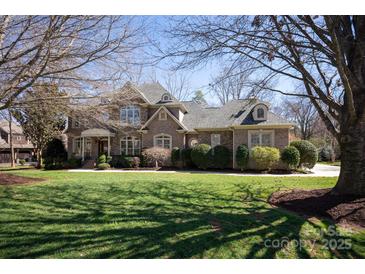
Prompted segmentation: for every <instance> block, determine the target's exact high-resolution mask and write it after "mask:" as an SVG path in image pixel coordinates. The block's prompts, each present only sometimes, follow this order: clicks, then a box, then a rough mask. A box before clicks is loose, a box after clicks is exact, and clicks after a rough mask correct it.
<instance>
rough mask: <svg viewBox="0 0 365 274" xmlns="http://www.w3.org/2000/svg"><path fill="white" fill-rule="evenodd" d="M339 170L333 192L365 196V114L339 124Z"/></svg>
mask: <svg viewBox="0 0 365 274" xmlns="http://www.w3.org/2000/svg"><path fill="white" fill-rule="evenodd" d="M340 148H341V172H340V176H339V178H338V181H337V184H336V186H335V187H334V189H333V192H334V193H335V194H352V195H360V196H365V114H362V117H361V118H360V117H359V118H358V119H357V121H356V122H353V123H348V122H347V123H344V122H343V123H342V125H341V138H340Z"/></svg>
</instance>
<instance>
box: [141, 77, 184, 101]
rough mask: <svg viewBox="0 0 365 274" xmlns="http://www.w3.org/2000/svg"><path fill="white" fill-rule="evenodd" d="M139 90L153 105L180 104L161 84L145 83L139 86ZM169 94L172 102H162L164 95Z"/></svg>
mask: <svg viewBox="0 0 365 274" xmlns="http://www.w3.org/2000/svg"><path fill="white" fill-rule="evenodd" d="M137 89H138V90H139V91H140V92H142V93H143V94H144V96H146V98H147V99H148V101H149V102H150V103H151V104H163V105H166V104H178V103H180V102H179V101H178V100H177V99H176V98H175V97H174V96H172V94H171V93H170V92H168V91H167V90H166V89H165V88H164V87H163V86H161V84H160V83H158V82H157V83H145V84H142V85H139V86H137ZM166 93H167V94H169V95H170V96H171V99H172V100H171V101H168V102H162V101H161V99H162V95H164V94H166Z"/></svg>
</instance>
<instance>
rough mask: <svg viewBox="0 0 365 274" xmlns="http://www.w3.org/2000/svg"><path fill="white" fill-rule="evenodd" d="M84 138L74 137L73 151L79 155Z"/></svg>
mask: <svg viewBox="0 0 365 274" xmlns="http://www.w3.org/2000/svg"><path fill="white" fill-rule="evenodd" d="M81 149H82V139H81V138H75V139H74V147H73V153H75V154H76V155H77V156H80V155H81V153H82V151H81Z"/></svg>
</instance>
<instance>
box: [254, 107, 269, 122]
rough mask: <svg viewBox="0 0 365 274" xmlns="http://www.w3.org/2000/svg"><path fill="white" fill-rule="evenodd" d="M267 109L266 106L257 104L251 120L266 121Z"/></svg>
mask: <svg viewBox="0 0 365 274" xmlns="http://www.w3.org/2000/svg"><path fill="white" fill-rule="evenodd" d="M267 111H268V108H267V106H266V105H263V104H259V105H257V106H256V107H255V109H254V110H253V113H252V115H253V119H254V120H257V121H265V120H266V119H267Z"/></svg>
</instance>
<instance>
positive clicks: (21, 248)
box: [0, 170, 365, 258]
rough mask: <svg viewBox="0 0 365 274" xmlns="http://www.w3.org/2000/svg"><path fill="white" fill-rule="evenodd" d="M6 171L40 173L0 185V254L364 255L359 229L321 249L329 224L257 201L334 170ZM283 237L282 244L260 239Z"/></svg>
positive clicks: (320, 181) (320, 184) (322, 181)
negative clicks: (339, 246) (242, 173)
mask: <svg viewBox="0 0 365 274" xmlns="http://www.w3.org/2000/svg"><path fill="white" fill-rule="evenodd" d="M6 172H9V171H6ZM10 172H12V173H15V174H18V175H26V176H33V177H45V178H48V181H47V182H43V183H38V184H33V185H23V186H13V187H6V186H0V204H1V205H0V222H1V225H0V257H1V258H308V257H312V258H334V257H345V258H348V257H365V235H364V234H363V233H360V232H356V233H355V232H353V233H350V232H349V231H347V230H343V229H342V228H337V230H338V233H340V234H341V235H338V236H336V239H342V240H344V239H347V240H349V241H351V246H352V248H351V249H350V250H329V249H326V248H325V243H326V242H328V240H329V239H331V237H330V236H329V235H328V234H326V233H325V234H324V235H321V233H320V231H321V229H326V228H327V227H328V225H329V223H328V222H324V221H323V222H321V221H306V220H305V219H304V218H302V217H299V216H297V215H295V214H292V213H289V212H286V211H284V210H281V209H277V208H272V207H271V206H270V205H268V204H267V203H266V202H265V201H266V199H267V197H268V195H270V193H272V192H273V191H276V190H279V189H287V188H307V189H310V188H324V187H325V188H327V187H331V186H333V185H334V183H335V178H303V177H301V178H300V177H286V178H280V177H236V176H222V175H201V174H151V173H144V174H142V173H135V174H133V173H127V174H126V173H124V174H121V173H69V172H65V171H36V170H17V171H10ZM283 237H286V238H284V239H285V240H287V242H288V244H287V245H283V246H279V247H275V248H274V247H270V246H267V245H266V246H265V243H270V242H271V241H272V240H275V239H282V238H283ZM265 240H266V242H265ZM298 240H300V241H301V244H302V247H301V248H299V247H298V246H297V245H296V243H298ZM268 241H269V242H268Z"/></svg>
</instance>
